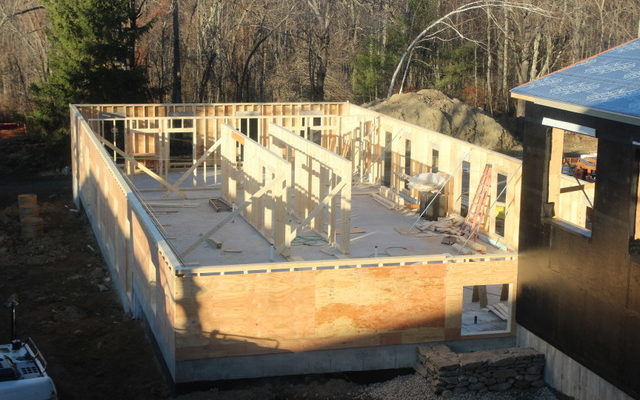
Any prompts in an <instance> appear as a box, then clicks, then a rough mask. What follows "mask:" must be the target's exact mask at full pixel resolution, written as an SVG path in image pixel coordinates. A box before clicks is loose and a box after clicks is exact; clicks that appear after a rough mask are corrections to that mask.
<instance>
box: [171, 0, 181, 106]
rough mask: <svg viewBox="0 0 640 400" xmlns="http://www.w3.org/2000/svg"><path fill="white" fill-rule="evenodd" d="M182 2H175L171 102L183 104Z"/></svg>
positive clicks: (173, 12) (174, 0)
mask: <svg viewBox="0 0 640 400" xmlns="http://www.w3.org/2000/svg"><path fill="white" fill-rule="evenodd" d="M179 2H180V0H173V5H172V6H173V10H172V17H173V21H172V22H173V84H172V90H171V102H173V103H182V80H181V77H180V13H179V10H178V4H179Z"/></svg>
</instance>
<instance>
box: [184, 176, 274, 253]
mask: <svg viewBox="0 0 640 400" xmlns="http://www.w3.org/2000/svg"><path fill="white" fill-rule="evenodd" d="M285 179H286V175H285V174H282V175H279V176H278V177H276V178H275V179H274V180H272V181H271V182H269V183H268V184H266V185H264V186H263V187H262V188H261V189H260V190H258V191H257V192H255V194H253V196H251V198H249V200H246V201H245V202H243V203H242V204H241V205H240V206H239V207H238V208H236V209H235V211H232V212H231V213H230V214H229V215H227V216H226V217H225V218H224V219H223V220H222V221H220V222H219V223H218V224H217V225H216V226H214V227H213V228H211V229H210V230H209V231H207V232H206V233H204V234H203V235H202V236H201V237H200V238H198V240H196V241H195V242H194V243H193V244H192V245H191V246H189V247H188V248H187V249H186V250H184V251H183V252H182V253H180V257H185V256H186V255H187V254H189V253H191V252H192V251H193V250H195V249H196V248H197V247H198V246H200V244H201V243H202V242H204V241H205V240H207V239H208V238H209V237H210V236H211V235H213V234H214V233H216V232H218V231H219V230H220V229H221V228H222V227H223V226H224V225H226V224H227V223H228V222H229V221H231V220H232V219H233V218H234V217H235V216H236V215H238V214H240V213H241V212H242V211H243V210H244V209H245V208H247V207H248V206H250V205H251V203H253V201H254V200H257V199H259V198H260V197H262V196H263V195H264V194H265V193H267V192H268V191H270V190H273V189H274V188H275V187H276V186H277V185H280V184H282V182H283V181H284V180H285Z"/></svg>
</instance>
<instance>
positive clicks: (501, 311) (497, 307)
mask: <svg viewBox="0 0 640 400" xmlns="http://www.w3.org/2000/svg"><path fill="white" fill-rule="evenodd" d="M487 309H488V310H489V311H491V312H492V313H494V314H495V315H497V316H498V317H499V318H500V319H501V320H503V321H507V320H508V319H509V307H507V304H506V303H505V302H500V303H496V304H490V305H488V306H487Z"/></svg>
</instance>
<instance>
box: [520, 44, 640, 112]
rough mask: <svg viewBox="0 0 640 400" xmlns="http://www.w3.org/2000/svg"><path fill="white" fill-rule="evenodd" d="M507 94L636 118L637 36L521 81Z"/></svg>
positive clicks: (639, 95) (639, 88)
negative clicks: (528, 79) (573, 62)
mask: <svg viewBox="0 0 640 400" xmlns="http://www.w3.org/2000/svg"><path fill="white" fill-rule="evenodd" d="M511 94H512V96H513V97H515V98H520V99H525V100H530V101H533V102H540V100H542V101H543V102H545V101H546V103H547V105H550V106H556V107H558V106H559V105H572V106H577V107H578V108H575V107H574V108H575V109H573V110H571V111H577V112H584V113H590V112H589V111H595V114H597V115H599V116H603V117H608V116H609V117H610V116H614V115H615V116H623V117H624V116H626V117H633V118H634V119H635V118H640V39H635V40H632V41H630V42H627V43H625V44H622V45H620V46H617V47H614V48H612V49H609V50H607V51H605V52H602V53H600V54H597V55H595V56H593V57H591V58H588V59H586V60H583V61H580V62H578V63H576V64H574V65H571V66H569V67H566V68H564V69H561V70H559V71H556V72H553V73H551V74H549V75H546V76H543V77H542V78H539V79H536V80H534V81H531V82H529V83H525V84H524V85H521V86H518V87H516V88H514V89H512V90H511ZM603 113H605V114H604V115H603ZM591 114H594V113H593V112H591ZM607 114H609V115H607ZM612 119H619V118H612Z"/></svg>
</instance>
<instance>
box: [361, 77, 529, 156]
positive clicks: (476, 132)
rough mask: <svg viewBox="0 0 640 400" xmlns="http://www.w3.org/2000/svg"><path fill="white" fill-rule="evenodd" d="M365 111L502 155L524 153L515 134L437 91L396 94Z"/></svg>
mask: <svg viewBox="0 0 640 400" xmlns="http://www.w3.org/2000/svg"><path fill="white" fill-rule="evenodd" d="M365 107H368V108H371V109H372V110H375V111H377V112H380V113H382V114H386V115H389V116H392V117H394V118H398V119H400V120H403V121H407V122H411V123H412V124H415V125H418V126H422V127H424V128H427V129H431V130H434V131H436V132H440V133H444V134H446V135H449V136H453V137H455V138H458V139H462V140H465V141H467V142H470V143H473V144H477V145H479V146H482V147H484V148H487V149H491V150H496V151H500V152H514V151H519V150H521V146H520V144H519V143H518V142H517V141H516V139H515V138H514V137H513V136H512V135H511V133H510V132H509V131H507V130H506V129H505V128H503V127H502V126H501V125H500V124H499V123H498V122H496V121H495V120H494V119H493V118H492V117H491V116H489V115H487V114H486V113H484V111H482V110H480V109H478V108H472V107H469V106H468V105H466V104H464V103H463V102H461V101H460V100H458V99H452V98H450V97H449V96H447V95H445V94H444V93H442V92H440V91H438V90H435V89H424V90H420V91H418V92H413V93H403V94H396V95H393V96H391V97H390V98H388V99H387V100H384V101H380V102H374V103H370V104H367V105H365Z"/></svg>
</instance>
